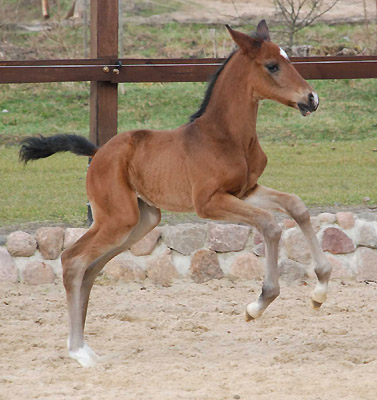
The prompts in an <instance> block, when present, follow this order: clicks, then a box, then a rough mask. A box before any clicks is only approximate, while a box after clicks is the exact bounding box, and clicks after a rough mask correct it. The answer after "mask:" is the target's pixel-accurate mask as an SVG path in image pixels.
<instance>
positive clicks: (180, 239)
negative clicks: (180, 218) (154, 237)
mask: <svg viewBox="0 0 377 400" xmlns="http://www.w3.org/2000/svg"><path fill="white" fill-rule="evenodd" d="M206 236H207V225H201V224H180V225H176V226H166V227H164V229H163V232H162V239H163V241H164V242H165V244H166V245H167V246H168V247H170V248H171V249H173V250H175V251H178V253H182V254H184V255H189V254H191V253H192V252H194V251H195V250H198V249H200V248H202V247H203V246H204V242H205V240H206Z"/></svg>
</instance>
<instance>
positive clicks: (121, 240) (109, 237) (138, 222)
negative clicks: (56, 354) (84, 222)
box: [62, 195, 160, 366]
mask: <svg viewBox="0 0 377 400" xmlns="http://www.w3.org/2000/svg"><path fill="white" fill-rule="evenodd" d="M130 200H131V201H130V204H129V207H128V208H127V215H126V218H125V217H124V215H117V216H116V218H113V219H105V220H104V221H105V222H104V223H103V224H102V225H100V226H97V225H96V224H95V223H94V225H93V226H92V228H91V229H90V230H89V231H88V232H87V233H86V234H85V235H84V236H83V237H82V238H81V239H80V240H79V241H77V242H76V243H75V245H73V246H72V247H71V248H69V249H67V250H66V251H65V252H64V253H63V256H62V264H63V281H64V286H65V288H66V292H67V303H68V314H69V339H68V348H69V354H70V356H71V357H72V358H74V359H76V360H77V361H78V362H79V363H80V364H81V365H83V366H90V365H93V364H95V363H96V361H98V356H97V355H96V354H95V353H94V352H93V351H92V350H91V349H90V348H89V346H88V345H87V344H86V343H85V341H84V326H85V318H86V311H87V306H88V301H89V295H90V291H91V288H92V286H93V283H94V280H95V278H96V276H97V275H98V273H99V272H100V270H101V269H102V268H103V267H104V266H105V264H106V263H107V262H108V261H109V260H110V259H111V258H113V257H114V256H115V255H117V254H119V253H120V252H122V251H124V250H126V249H127V248H129V247H130V246H131V245H132V244H133V243H135V242H137V241H138V240H140V239H141V238H142V237H143V236H144V235H145V234H146V233H148V232H149V231H150V230H151V229H153V228H154V226H156V225H157V224H158V222H159V220H160V212H159V210H158V209H156V208H154V207H149V206H147V205H146V204H145V203H144V202H142V201H141V200H139V202H138V203H136V196H135V195H134V199H130Z"/></svg>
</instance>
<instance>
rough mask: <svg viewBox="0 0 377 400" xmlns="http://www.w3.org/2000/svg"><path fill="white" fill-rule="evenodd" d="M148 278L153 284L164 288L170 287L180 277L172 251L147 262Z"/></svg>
mask: <svg viewBox="0 0 377 400" xmlns="http://www.w3.org/2000/svg"><path fill="white" fill-rule="evenodd" d="M147 276H148V278H149V279H151V281H152V282H153V283H155V284H157V285H161V286H164V287H168V286H170V285H171V284H172V283H173V281H174V279H177V278H178V277H179V274H178V272H177V270H176V268H175V266H174V264H173V261H172V258H171V254H170V250H169V252H165V253H163V254H161V255H159V256H157V257H154V258H152V259H151V260H149V261H148V262H147Z"/></svg>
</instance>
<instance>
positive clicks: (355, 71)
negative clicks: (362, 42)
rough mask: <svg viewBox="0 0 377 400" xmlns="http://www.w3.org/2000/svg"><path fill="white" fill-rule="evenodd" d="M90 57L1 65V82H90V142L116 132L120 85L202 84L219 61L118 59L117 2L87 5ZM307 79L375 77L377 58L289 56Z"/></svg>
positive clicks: (93, 0) (101, 140)
mask: <svg viewBox="0 0 377 400" xmlns="http://www.w3.org/2000/svg"><path fill="white" fill-rule="evenodd" d="M90 35H91V48H90V53H91V58H90V59H75V60H38V61H0V83H43V82H68V81H90V82H91V86H90V139H91V140H92V141H93V142H94V143H95V144H97V145H103V144H104V143H106V142H107V141H108V140H109V139H110V138H111V137H112V136H114V135H116V133H117V113H118V83H123V82H202V81H206V80H208V78H209V76H210V75H212V74H213V73H214V72H215V71H216V70H217V68H219V66H220V65H221V63H222V62H223V59H215V58H206V59H147V60H144V59H127V58H126V59H119V58H118V0H91V26H90ZM291 61H292V64H293V65H294V66H295V68H296V69H297V70H298V71H299V72H300V74H301V75H302V76H303V77H304V78H305V79H357V78H377V56H355V57H292V58H291Z"/></svg>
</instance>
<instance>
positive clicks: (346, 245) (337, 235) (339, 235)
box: [322, 228, 355, 254]
mask: <svg viewBox="0 0 377 400" xmlns="http://www.w3.org/2000/svg"><path fill="white" fill-rule="evenodd" d="M322 249H323V251H328V252H329V253H332V254H345V253H352V252H353V251H355V244H354V242H353V241H352V239H351V238H350V237H349V236H347V235H346V234H345V233H344V232H343V231H341V230H340V229H338V228H326V229H325V230H324V232H323V237H322Z"/></svg>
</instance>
